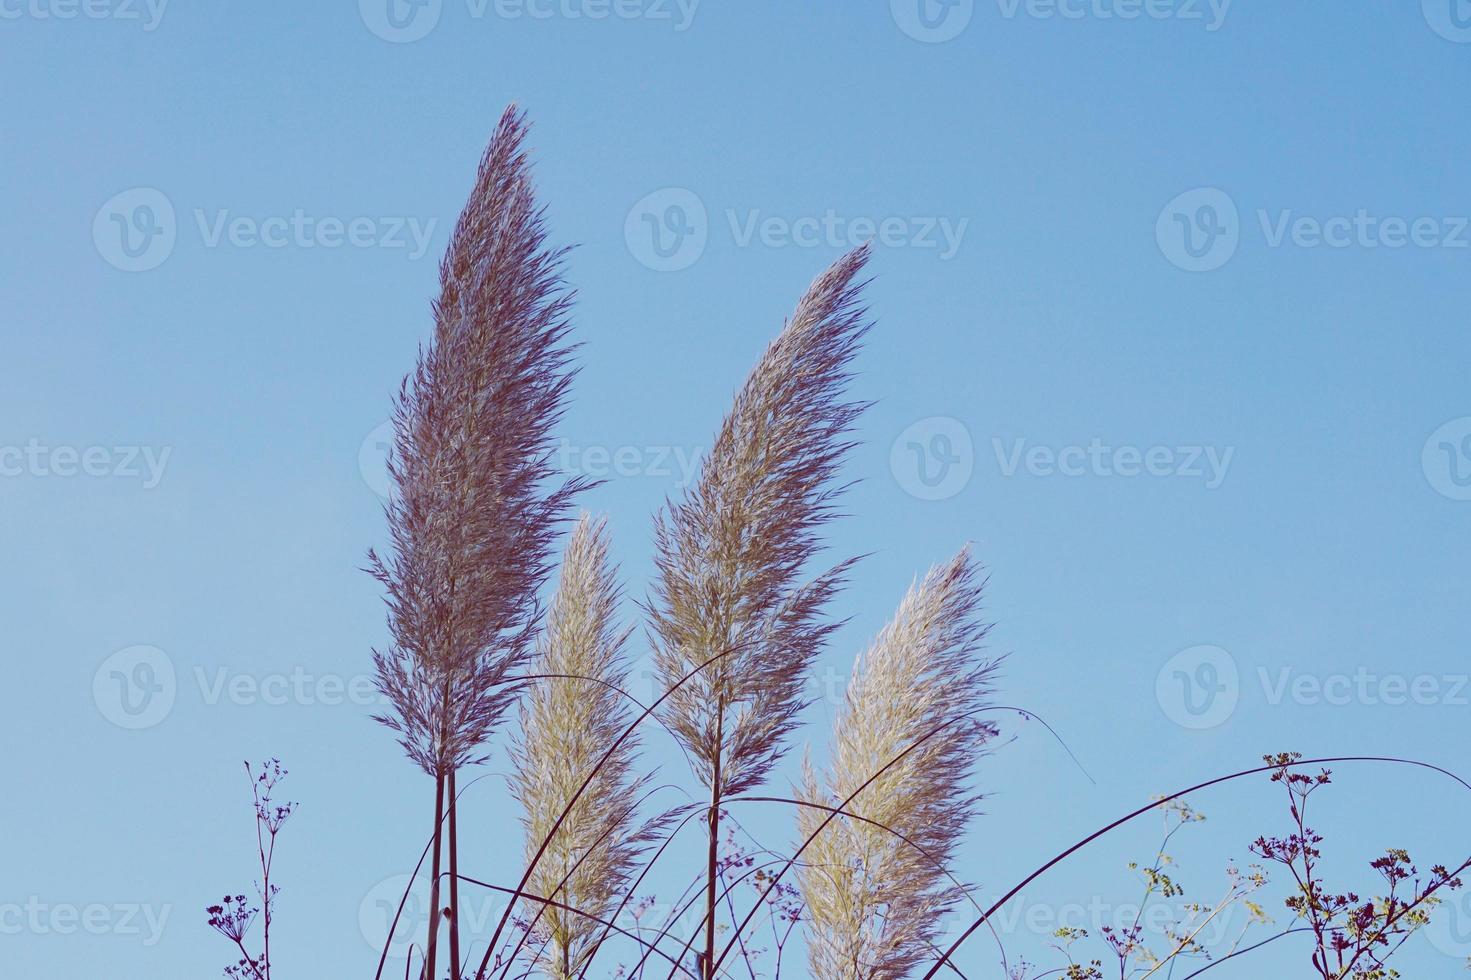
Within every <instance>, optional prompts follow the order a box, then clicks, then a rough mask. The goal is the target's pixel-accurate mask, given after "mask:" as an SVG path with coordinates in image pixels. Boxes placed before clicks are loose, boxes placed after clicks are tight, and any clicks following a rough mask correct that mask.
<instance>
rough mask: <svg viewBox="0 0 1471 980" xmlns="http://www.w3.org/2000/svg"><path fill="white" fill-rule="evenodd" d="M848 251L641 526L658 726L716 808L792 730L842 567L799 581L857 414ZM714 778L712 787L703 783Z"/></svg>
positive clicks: (771, 757) (855, 323)
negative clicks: (695, 469)
mask: <svg viewBox="0 0 1471 980" xmlns="http://www.w3.org/2000/svg"><path fill="white" fill-rule="evenodd" d="M867 257H868V249H867V247H866V246H865V247H864V248H860V249H857V250H855V251H853V252H850V253H849V254H847V255H845V256H844V257H843V258H842V259H840V260H838V262H836V263H835V264H834V265H833V266H832V267H831V268H830V269H828V270H827V272H826V273H824V274H823V275H822V276H820V277H819V278H818V279H817V280H816V281H815V282H814V283H813V284H812V286H811V287H810V288H809V289H808V291H807V293H806V294H805V295H804V296H803V297H802V299H801V301H800V302H799V303H798V304H797V309H796V312H795V313H794V314H793V316H792V318H791V320H789V321H788V322H787V324H786V326H785V328H784V329H783V330H782V332H781V334H780V335H779V336H778V337H777V338H776V340H774V341H773V342H772V343H771V345H770V346H769V347H768V348H767V350H766V353H765V354H764V355H763V356H762V357H761V360H760V361H759V362H758V363H757V365H756V367H755V369H754V370H753V371H752V372H751V375H750V377H749V378H748V379H747V380H746V383H745V385H744V386H743V387H742V388H741V390H740V392H739V393H738V394H737V395H736V398H735V404H734V405H733V407H732V408H731V410H730V413H729V414H728V415H727V416H726V418H725V421H724V423H723V424H722V425H721V427H720V431H719V433H718V435H717V436H716V439H715V443H714V446H713V448H712V449H711V451H710V454H709V456H708V457H707V458H706V459H705V461H704V463H703V465H702V467H701V471H700V479H699V481H698V483H697V484H696V486H695V487H694V488H692V490H691V491H690V492H689V493H688V494H687V495H686V497H685V499H684V500H682V501H680V502H678V503H674V504H670V505H669V506H668V508H667V511H666V513H664V514H661V515H660V516H659V518H658V520H657V521H656V524H655V542H656V546H657V555H656V562H657V566H658V580H657V583H656V586H655V592H654V599H653V601H652V602H651V603H650V607H651V608H650V617H651V619H652V623H653V626H654V631H655V633H656V634H657V640H658V641H659V642H658V647H657V649H656V651H655V663H656V666H657V668H658V670H659V673H660V677H661V679H662V680H663V681H664V683H665V686H666V689H667V688H670V687H673V686H674V685H675V684H676V683H677V682H678V681H679V680H680V679H681V678H682V677H684V676H685V675H686V674H689V673H690V672H692V671H695V670H696V669H697V668H699V667H700V665H701V664H704V663H705V662H706V661H709V660H711V659H712V658H714V657H716V656H718V655H721V654H726V656H725V657H724V658H723V659H721V660H719V661H717V662H715V663H713V664H711V665H710V666H708V667H706V668H705V669H703V670H700V671H699V672H698V673H697V674H695V676H694V677H693V678H691V679H690V680H689V681H688V682H686V683H685V684H684V685H683V686H681V687H680V688H679V689H678V690H677V691H675V692H674V694H673V695H672V696H671V697H670V699H669V701H668V702H667V704H668V710H667V711H666V712H665V720H666V723H667V724H668V725H669V727H670V728H671V729H672V730H673V731H674V733H675V735H676V736H677V737H678V738H679V739H680V741H681V742H682V743H684V746H685V748H686V749H687V750H688V751H689V753H690V755H691V756H692V759H693V762H694V765H695V769H696V774H697V775H698V776H699V778H700V779H701V780H702V781H703V782H704V783H705V785H706V786H708V787H713V788H714V789H715V790H716V791H717V793H718V795H721V796H724V795H727V794H730V793H738V792H740V791H741V790H743V789H746V788H749V787H751V786H754V785H756V784H758V783H759V782H760V781H761V780H762V778H764V777H765V775H766V774H767V772H769V771H770V769H771V767H772V766H773V765H774V764H775V763H776V761H777V760H778V759H779V758H780V756H781V752H782V738H783V736H784V735H785V734H786V733H787V731H788V730H789V729H790V728H791V727H792V726H793V725H794V724H795V716H796V714H797V712H798V711H799V710H800V709H801V708H802V707H803V706H804V705H805V702H804V701H803V700H802V699H801V697H800V695H801V688H802V683H803V679H804V675H805V672H806V669H807V667H808V665H809V664H810V663H811V661H812V658H813V657H814V656H815V655H816V654H817V652H818V651H819V649H820V648H821V644H822V642H823V640H824V639H825V638H826V637H827V634H828V633H829V632H830V631H831V629H832V626H831V625H829V624H827V623H824V622H822V621H821V620H820V619H819V617H820V614H821V611H822V608H823V606H824V605H825V604H826V602H827V601H828V599H830V598H831V597H832V596H833V594H834V593H835V592H836V591H837V589H838V587H839V586H840V584H841V581H842V577H843V574H844V573H845V572H846V570H847V568H848V564H849V563H846V562H845V563H843V564H840V565H838V566H837V567H836V568H834V569H832V570H829V571H827V572H824V573H822V574H820V575H818V576H817V577H816V578H814V579H812V580H811V581H808V582H805V583H804V582H802V581H801V580H800V578H801V576H802V574H803V571H804V567H805V565H806V564H807V561H808V559H809V558H810V557H811V556H812V555H813V554H814V553H815V552H816V551H817V550H818V548H819V547H820V541H819V539H818V536H817V530H818V529H819V528H820V527H821V526H822V525H823V524H825V523H826V522H827V521H828V520H830V519H831V518H832V516H833V503H834V499H835V497H836V496H837V494H838V493H839V492H840V491H841V489H842V488H841V487H834V486H832V485H831V480H832V477H833V476H834V475H835V473H836V471H837V469H838V467H839V466H840V464H841V463H842V460H843V458H844V456H845V455H846V453H847V451H848V449H849V448H850V447H851V443H850V442H849V441H848V440H847V433H848V431H849V429H850V427H851V426H852V424H853V421H854V420H855V419H856V417H857V416H858V414H859V412H860V411H862V409H863V407H864V406H863V405H861V404H858V403H854V402H849V401H845V400H844V398H843V392H844V390H845V389H846V387H847V383H848V379H849V373H848V366H849V362H850V360H851V359H852V357H853V355H854V353H855V352H856V350H857V347H858V343H859V341H860V339H861V338H862V336H863V334H864V332H865V331H866V329H867V321H866V311H865V310H864V309H863V308H862V307H861V306H860V304H859V291H860V289H861V288H862V284H861V283H859V282H857V281H856V277H857V275H858V273H859V272H860V271H861V270H862V268H863V265H864V262H865V261H866V260H867ZM717 773H718V774H719V776H718V778H717V775H716V774H717Z"/></svg>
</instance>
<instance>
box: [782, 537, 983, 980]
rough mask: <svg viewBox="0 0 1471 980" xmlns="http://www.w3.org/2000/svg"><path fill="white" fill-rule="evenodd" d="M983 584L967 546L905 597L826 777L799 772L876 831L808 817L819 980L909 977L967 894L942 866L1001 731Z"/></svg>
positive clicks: (873, 658)
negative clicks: (980, 715)
mask: <svg viewBox="0 0 1471 980" xmlns="http://www.w3.org/2000/svg"><path fill="white" fill-rule="evenodd" d="M983 585H984V582H983V581H982V580H981V578H980V574H979V572H978V570H977V568H976V566H975V564H974V563H973V562H972V560H971V556H970V552H969V549H965V550H962V551H961V552H960V553H959V554H958V555H956V556H955V557H954V558H953V559H951V560H950V561H949V562H947V563H946V564H944V565H942V566H938V567H936V568H934V569H932V570H931V571H930V573H929V574H928V575H927V576H926V577H925V579H924V581H923V582H922V583H920V584H918V585H916V586H914V587H912V588H911V589H910V591H909V593H908V595H906V596H905V598H904V601H903V602H902V603H901V604H900V606H899V609H898V612H897V613H896V614H895V616H894V619H893V620H892V621H891V622H890V623H889V624H888V625H887V626H885V627H884V629H883V630H882V632H880V633H879V635H878V638H877V639H876V640H875V641H874V643H873V645H872V646H871V647H870V648H869V649H868V651H867V652H865V653H864V654H863V656H862V657H861V658H860V660H859V662H858V664H857V666H856V667H855V670H854V674H853V678H852V680H850V681H849V684H848V690H847V696H846V698H845V701H844V704H843V707H842V709H841V710H840V712H839V714H838V717H837V719H836V721H835V723H834V728H833V739H832V761H831V764H830V765H829V767H828V769H827V771H826V773H825V774H824V775H823V776H822V777H819V776H818V774H817V773H816V772H815V771H814V770H813V768H812V766H811V765H810V763H809V764H808V765H806V766H805V767H804V768H805V775H804V785H803V788H802V796H803V797H804V798H805V799H806V800H809V801H812V802H817V803H821V802H839V801H843V800H848V801H849V802H847V804H846V805H845V806H844V809H845V810H847V811H849V812H851V813H854V814H856V815H858V816H860V817H864V818H866V819H867V820H868V821H872V823H868V822H864V821H859V820H852V819H849V818H846V817H844V818H838V819H832V818H831V817H830V816H828V815H826V814H824V813H823V812H822V811H819V810H815V809H806V808H804V809H802V810H800V811H799V814H798V821H797V822H798V827H799V828H800V830H801V833H802V835H803V837H804V838H806V837H810V838H812V842H811V844H810V845H809V847H808V850H807V862H808V863H807V864H806V865H805V866H803V867H802V868H801V869H800V872H799V881H800V883H801V888H802V894H803V898H804V899H805V900H806V902H807V908H808V913H807V919H808V941H807V948H808V962H809V965H810V968H811V973H812V976H813V977H815V978H818V980H851V978H853V977H862V978H873V980H892V978H898V977H903V976H906V975H907V974H908V973H909V971H910V970H911V969H912V968H913V967H914V965H915V964H916V963H917V962H918V961H919V960H920V959H921V958H922V957H923V956H924V955H925V954H926V953H928V952H929V950H930V949H931V941H932V940H933V938H934V936H935V934H936V930H937V929H938V928H939V925H940V919H941V916H943V915H944V913H945V912H947V911H948V910H949V909H950V908H951V907H952V906H953V905H954V904H955V902H956V901H957V900H959V899H960V898H962V897H963V895H964V891H963V890H962V888H961V887H960V886H958V885H957V884H955V883H954V881H953V880H952V879H950V878H949V877H948V876H947V874H946V872H945V865H946V864H947V863H948V861H949V858H950V855H951V854H952V853H953V852H954V849H955V846H956V845H957V844H958V843H959V840H960V838H961V836H962V835H963V834H964V832H965V830H966V827H967V825H968V823H969V822H970V820H971V818H972V817H973V816H974V814H975V812H976V807H977V803H978V801H979V796H978V795H977V794H976V792H975V791H974V790H973V789H972V785H973V781H972V778H971V774H972V770H973V767H974V765H975V763H976V760H977V759H978V758H979V757H980V756H981V755H982V754H983V753H984V752H985V751H986V743H987V742H989V741H990V740H991V739H992V738H993V737H994V736H995V735H996V728H995V726H994V725H992V724H991V723H989V722H984V721H981V720H979V719H977V718H976V717H975V715H976V714H977V712H978V711H979V710H980V709H981V708H983V707H984V706H985V705H986V704H987V703H988V699H989V696H990V694H991V691H992V679H993V675H994V672H995V669H996V662H995V661H994V660H988V659H985V658H984V657H983V656H982V643H983V641H984V639H985V636H986V633H987V630H988V628H989V627H988V626H986V625H985V624H984V623H982V622H981V621H980V619H979V606H980V599H981V592H982V587H983ZM952 719H953V720H954V721H955V723H954V724H950V725H946V726H945V727H943V728H942V729H941V730H940V731H938V732H935V731H934V729H935V727H936V725H939V724H940V723H942V722H945V721H947V720H952ZM931 732H934V734H933V735H932V736H931V737H926V736H927V735H929V733H931ZM911 746H914V748H913V751H909V752H908V754H905V753H906V750H909V749H910V747H911ZM901 755H902V756H903V757H902V759H900V761H899V762H898V763H897V764H895V765H893V766H891V767H889V768H888V769H887V770H885V771H883V772H882V774H881V775H880V776H879V777H878V778H877V779H873V775H874V773H876V772H879V771H880V770H881V769H883V768H884V766H885V765H886V764H887V763H888V762H889V761H890V760H892V759H894V758H896V757H899V756H901ZM871 779H872V782H869V780H871ZM865 783H868V785H867V786H866V787H865V786H864V784H865ZM855 793H856V796H855V795H854V794H855ZM850 797H852V798H851V799H849V798H850ZM824 823H826V826H824ZM899 835H902V837H901V836H899ZM904 838H907V839H908V840H909V841H911V842H913V843H906V842H905V840H904ZM915 845H917V846H915Z"/></svg>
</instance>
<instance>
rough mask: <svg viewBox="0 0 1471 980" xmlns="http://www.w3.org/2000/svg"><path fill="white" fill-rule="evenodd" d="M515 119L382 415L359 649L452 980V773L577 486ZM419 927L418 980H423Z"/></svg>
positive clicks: (551, 303)
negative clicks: (370, 637)
mask: <svg viewBox="0 0 1471 980" xmlns="http://www.w3.org/2000/svg"><path fill="white" fill-rule="evenodd" d="M525 136H526V124H525V119H524V116H523V114H522V113H521V112H520V111H519V110H517V109H516V108H515V107H514V106H513V107H511V108H508V109H507V110H506V111H505V113H504V114H503V115H502V116H501V119H500V124H499V125H498V126H497V128H496V131H495V134H494V135H493V137H492V138H491V140H490V144H489V146H488V147H487V149H486V151H485V155H484V157H483V158H482V159H481V161H480V167H479V170H478V172H477V174H476V178H475V186H474V188H473V189H472V191H471V193H470V198H469V201H468V202H467V203H466V205H465V208H464V210H463V211H462V212H461V214H460V218H459V221H458V222H457V224H456V226H455V230H454V234H453V236H452V237H451V239H450V243H449V248H448V250H447V252H446V254H445V257H444V260H443V261H442V262H441V264H440V269H439V278H440V295H439V298H438V299H437V300H436V301H435V303H434V336H433V340H432V341H431V342H430V343H429V344H428V345H427V346H426V347H423V348H421V349H420V352H419V358H418V364H417V367H416V368H415V370H414V372H413V373H412V374H411V375H410V376H409V377H407V378H405V379H404V383H403V385H402V386H401V387H400V390H399V393H398V396H397V399H396V403H395V408H394V419H393V421H394V444H393V451H392V453H391V455H390V458H389V472H390V474H391V476H392V478H393V480H394V484H395V488H396V493H395V494H394V496H393V497H392V498H391V500H390V501H389V503H388V505H387V508H386V510H387V517H388V525H389V531H390V536H391V541H392V554H391V555H390V556H389V557H387V558H380V557H379V556H378V554H376V553H375V552H371V551H370V552H369V554H368V562H369V571H370V572H371V573H372V574H373V575H374V576H375V577H376V578H377V579H378V580H379V581H380V582H381V583H382V584H383V587H384V589H385V590H386V592H387V597H386V601H387V604H388V618H389V627H390V632H391V635H392V639H393V643H392V646H391V647H390V648H389V649H387V650H384V651H374V654H373V661H374V666H375V668H376V671H377V684H378V687H379V689H380V690H381V691H382V693H383V694H384V695H385V697H386V698H387V700H388V702H389V705H390V710H389V711H387V712H386V713H385V714H383V715H382V716H380V717H379V718H378V720H379V721H381V722H382V723H383V724H385V725H387V726H388V727H389V728H391V729H393V730H394V731H395V732H397V734H398V739H399V743H400V744H401V745H402V746H403V748H404V751H405V752H406V753H407V754H408V756H409V758H410V759H411V760H412V761H413V762H414V763H415V764H417V765H418V766H419V767H420V768H421V769H423V770H424V772H426V773H427V774H429V775H430V776H432V777H433V778H434V780H435V823H434V840H433V858H432V874H433V880H432V882H431V885H430V891H431V908H433V909H436V910H437V909H439V908H440V907H441V906H440V901H439V888H440V878H441V844H442V838H443V836H444V833H443V828H444V817H445V802H446V798H448V801H449V806H450V811H449V815H450V826H451V833H450V863H451V868H450V909H451V914H450V916H449V936H450V955H451V959H452V960H453V963H454V966H453V973H454V975H455V976H456V977H457V976H458V975H459V968H460V959H459V928H458V915H457V912H458V908H459V903H458V881H459V878H458V874H457V872H458V868H457V864H458V845H457V840H456V832H457V830H458V827H457V825H456V822H455V814H456V806H455V802H454V801H455V796H456V793H455V788H454V780H455V773H456V771H457V770H458V769H460V768H461V767H463V766H466V765H470V764H474V763H478V762H482V761H484V759H485V754H484V750H483V745H484V743H485V741H486V739H487V738H488V737H489V735H490V733H491V732H492V731H493V730H494V729H495V728H496V727H497V726H498V725H499V724H500V722H501V720H502V718H503V716H504V715H505V713H506V711H507V710H508V709H509V708H510V707H511V706H512V704H513V703H514V702H515V699H516V697H517V696H518V694H519V686H518V685H517V684H516V683H515V682H514V677H515V675H516V673H517V671H518V670H519V668H521V667H522V666H523V665H524V664H525V663H526V661H527V660H528V659H529V658H530V656H531V651H532V642H533V639H534V636H535V631H536V629H537V624H538V620H539V611H538V606H537V601H536V592H537V589H538V588H539V586H540V585H541V583H542V582H543V581H544V580H545V578H546V575H547V573H548V570H549V563H548V554H549V551H550V548H551V543H552V539H553V537H554V535H555V533H556V529H557V525H558V523H559V522H560V520H561V519H562V518H564V517H565V514H566V508H567V506H568V504H569V502H570V498H571V496H572V495H573V494H574V493H576V492H577V491H578V490H580V489H582V488H583V486H584V484H583V483H582V482H581V481H577V480H572V481H566V482H560V483H558V482H555V481H554V477H555V476H556V468H555V467H554V466H553V464H552V450H553V446H552V443H551V430H552V426H553V424H554V423H555V422H556V421H557V419H558V418H559V417H560V415H561V413H562V406H563V401H564V398H565V395H566V393H567V389H568V386H569V384H570V381H571V377H572V370H571V369H570V367H569V364H568V361H569V357H570V355H571V352H572V348H571V346H570V345H569V344H568V343H567V340H566V334H567V330H568V315H569V309H570V304H571V302H572V294H571V292H570V291H569V290H568V289H567V288H566V287H565V285H564V283H563V280H562V264H563V259H564V256H565V250H564V249H555V248H549V247H548V246H547V245H546V233H545V229H544V220H543V211H542V209H541V208H539V207H538V205H537V204H536V201H535V198H534V194H533V189H532V184H531V178H530V174H529V163H528V160H527V157H526V154H525V151H524V149H523V141H524V139H525ZM438 920H439V916H438V915H437V914H436V915H434V916H433V917H432V922H431V925H430V932H429V939H428V943H427V946H426V949H425V976H426V977H427V978H428V980H437V975H436V972H435V971H436V954H437V946H438V934H439V928H438Z"/></svg>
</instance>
